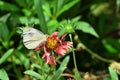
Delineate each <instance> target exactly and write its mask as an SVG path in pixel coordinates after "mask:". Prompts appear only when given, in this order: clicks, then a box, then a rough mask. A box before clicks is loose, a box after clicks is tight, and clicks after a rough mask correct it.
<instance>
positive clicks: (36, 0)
mask: <svg viewBox="0 0 120 80" xmlns="http://www.w3.org/2000/svg"><path fill="white" fill-rule="evenodd" d="M34 4H35V8H36V12H37V15H38V18H39V21H40V26H41V31H42V32H44V33H47V27H46V22H45V17H44V14H43V9H42V1H41V0H34Z"/></svg>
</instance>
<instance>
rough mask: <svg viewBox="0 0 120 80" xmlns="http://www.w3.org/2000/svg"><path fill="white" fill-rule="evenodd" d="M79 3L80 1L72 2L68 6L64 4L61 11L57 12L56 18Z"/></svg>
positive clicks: (74, 0)
mask: <svg viewBox="0 0 120 80" xmlns="http://www.w3.org/2000/svg"><path fill="white" fill-rule="evenodd" d="M79 1H80V0H72V1H70V2H69V3H68V4H65V5H64V6H63V7H61V9H60V10H59V12H57V15H56V17H58V16H59V15H61V14H62V13H63V12H65V11H67V10H69V9H70V8H71V7H72V6H74V5H75V4H76V3H78V2H79Z"/></svg>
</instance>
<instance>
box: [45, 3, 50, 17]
mask: <svg viewBox="0 0 120 80" xmlns="http://www.w3.org/2000/svg"><path fill="white" fill-rule="evenodd" d="M43 10H44V14H45V15H47V16H49V17H52V13H51V10H50V5H49V4H48V3H46V4H44V5H43Z"/></svg>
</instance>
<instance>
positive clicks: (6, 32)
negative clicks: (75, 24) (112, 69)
mask: <svg viewBox="0 0 120 80" xmlns="http://www.w3.org/2000/svg"><path fill="white" fill-rule="evenodd" d="M119 8H120V0H0V69H1V70H0V72H2V73H4V72H5V74H6V75H8V77H9V79H10V80H33V79H31V77H29V76H27V75H25V74H24V71H26V70H28V69H32V70H36V69H33V66H32V64H33V63H37V62H36V61H37V60H36V57H35V55H34V51H33V50H28V49H26V48H25V47H24V45H23V42H22V36H21V34H19V32H18V27H23V26H25V25H26V24H30V25H34V27H35V28H37V29H39V30H41V31H42V32H43V33H45V34H51V33H52V32H55V31H58V30H59V28H58V27H59V23H61V22H62V21H63V20H65V19H67V20H68V19H70V20H72V19H74V18H76V17H77V18H78V17H79V20H78V21H84V22H86V23H88V24H89V25H91V27H92V28H93V29H94V31H95V32H96V34H97V35H98V36H99V37H96V36H94V35H91V34H89V31H88V32H84V30H83V31H82V30H75V33H76V34H77V36H78V39H80V41H81V42H82V43H83V44H84V45H86V46H87V48H88V49H90V50H91V51H92V52H93V53H95V54H97V55H99V56H101V57H104V58H105V59H111V60H115V61H118V62H119V61H120V9H119ZM86 30H87V28H86ZM88 30H89V29H88ZM75 36H76V35H75V34H73V35H72V37H73V39H74V38H75ZM67 40H69V38H68V39H67ZM73 44H74V48H75V53H76V63H77V66H78V70H79V72H80V74H81V75H83V74H84V73H86V72H89V73H91V75H92V74H94V75H97V76H95V77H98V76H99V77H102V78H106V76H103V75H107V76H108V74H109V72H108V66H109V64H110V63H109V61H102V60H99V59H97V58H95V57H94V56H93V55H91V54H89V51H86V50H84V49H81V48H80V47H79V45H78V43H77V41H75V40H74V42H73ZM69 55H70V61H69V63H68V66H67V67H68V69H69V70H70V71H73V70H74V65H72V64H73V59H72V54H71V53H70V54H69ZM40 56H41V55H40ZM62 59H63V58H61V59H60V61H61V60H62ZM57 67H59V64H58V65H57ZM57 67H56V69H57ZM47 68H49V66H47ZM4 80H7V79H4ZM63 80H66V79H63ZM88 80H89V79H88ZM92 80H94V79H92ZM96 80H97V79H96ZM101 80H103V79H101ZM106 80H107V79H106ZM108 80H110V79H108Z"/></svg>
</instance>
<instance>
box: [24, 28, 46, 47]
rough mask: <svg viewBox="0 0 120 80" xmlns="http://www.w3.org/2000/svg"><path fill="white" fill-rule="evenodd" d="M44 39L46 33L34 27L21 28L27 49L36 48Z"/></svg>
mask: <svg viewBox="0 0 120 80" xmlns="http://www.w3.org/2000/svg"><path fill="white" fill-rule="evenodd" d="M46 39H47V37H46V35H45V34H43V33H42V32H41V31H39V30H37V29H35V28H31V27H25V28H23V43H24V45H25V47H26V48H28V49H35V48H37V47H38V46H39V45H40V44H42V43H44V42H45V41H46Z"/></svg>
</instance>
